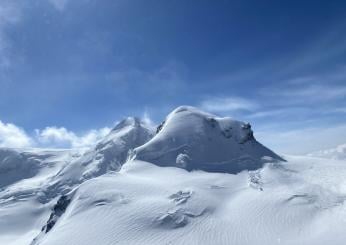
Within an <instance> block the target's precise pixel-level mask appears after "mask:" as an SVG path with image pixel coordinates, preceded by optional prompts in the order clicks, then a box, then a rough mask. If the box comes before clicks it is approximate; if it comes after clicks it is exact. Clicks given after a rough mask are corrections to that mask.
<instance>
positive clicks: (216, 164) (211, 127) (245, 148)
mask: <svg viewBox="0 0 346 245" xmlns="http://www.w3.org/2000/svg"><path fill="white" fill-rule="evenodd" d="M133 155H134V158H135V159H138V160H143V161H147V162H151V163H155V164H157V165H159V166H176V167H181V168H184V169H187V170H193V169H201V170H205V171H208V172H227V173H237V172H239V171H242V170H244V169H257V168H259V167H261V166H262V165H263V163H264V162H268V161H277V160H283V159H282V158H281V157H279V156H278V155H276V154H275V153H274V152H272V151H271V150H269V149H268V148H266V147H264V146H263V145H261V144H260V143H259V142H257V141H256V139H255V138H254V136H253V132H252V130H251V126H250V124H248V123H244V122H240V121H236V120H233V119H231V118H219V117H216V116H215V115H212V114H209V113H205V112H202V111H200V110H198V109H196V108H194V107H189V106H181V107H178V108H177V109H175V110H174V111H173V112H172V113H170V114H169V115H168V117H167V118H166V120H165V121H164V123H163V124H161V125H160V126H159V128H158V133H157V135H155V137H154V138H152V139H151V140H150V141H149V142H148V143H146V144H145V145H143V146H140V147H138V148H136V149H135V150H134V152H133Z"/></svg>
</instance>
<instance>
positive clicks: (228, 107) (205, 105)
mask: <svg viewBox="0 0 346 245" xmlns="http://www.w3.org/2000/svg"><path fill="white" fill-rule="evenodd" d="M199 107H200V108H202V109H203V110H206V111H210V112H232V111H240V110H246V111H251V110H254V109H256V108H257V105H256V104H255V103H253V102H252V101H249V100H246V99H243V98H238V97H216V98H209V99H206V100H204V101H202V102H201V103H200V106H199Z"/></svg>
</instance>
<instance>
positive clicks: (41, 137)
mask: <svg viewBox="0 0 346 245" xmlns="http://www.w3.org/2000/svg"><path fill="white" fill-rule="evenodd" d="M109 131H110V128H107V127H105V128H101V129H98V130H95V129H94V130H90V131H88V132H86V133H85V134H83V135H80V136H78V135H76V134H75V133H74V132H72V131H69V130H67V129H66V128H64V127H59V128H58V127H46V128H45V129H43V130H38V129H36V135H35V139H36V141H37V143H38V145H40V146H45V147H47V146H48V147H66V148H70V147H72V148H76V147H77V148H78V147H88V146H92V145H94V144H96V143H97V142H98V141H99V140H101V139H102V138H103V137H104V136H106V135H107V134H108V133H109Z"/></svg>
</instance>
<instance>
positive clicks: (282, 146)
mask: <svg viewBox="0 0 346 245" xmlns="http://www.w3.org/2000/svg"><path fill="white" fill-rule="evenodd" d="M255 136H256V138H257V139H258V140H259V141H260V142H261V143H263V144H264V145H266V146H268V147H269V148H271V149H273V150H274V151H277V152H278V153H286V154H308V153H310V152H315V151H319V150H321V149H328V148H332V147H334V146H335V145H336V144H342V143H344V142H345V139H346V126H345V125H339V126H330V127H322V126H321V127H309V125H306V127H302V128H300V129H294V130H287V129H285V128H282V129H281V130H280V128H278V125H269V124H267V128H265V129H259V130H255Z"/></svg>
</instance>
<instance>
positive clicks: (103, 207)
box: [33, 156, 346, 245]
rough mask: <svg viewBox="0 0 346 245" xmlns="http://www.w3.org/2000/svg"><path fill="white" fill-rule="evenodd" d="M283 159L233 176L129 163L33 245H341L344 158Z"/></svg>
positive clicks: (99, 182)
mask: <svg viewBox="0 0 346 245" xmlns="http://www.w3.org/2000/svg"><path fill="white" fill-rule="evenodd" d="M286 158H287V160H288V162H286V163H269V164H266V165H265V166H264V167H263V168H262V169H259V170H257V171H250V172H248V171H242V172H240V173H238V174H236V175H234V174H224V173H207V172H203V171H193V172H187V171H186V170H183V169H179V168H174V167H166V168H162V167H158V166H155V165H153V164H150V163H147V162H141V161H133V162H128V163H126V164H125V165H124V167H123V169H122V170H121V171H120V172H119V173H110V174H107V175H103V176H101V177H98V178H95V179H92V180H89V181H87V182H85V183H84V184H82V185H81V186H80V188H78V189H77V190H76V191H75V192H72V193H71V194H70V196H68V198H71V201H70V203H69V205H68V206H67V208H66V210H64V212H63V214H62V215H61V216H60V217H59V218H58V219H57V223H56V224H55V226H53V228H52V229H51V230H50V231H49V232H48V233H44V232H42V233H41V235H40V236H39V238H38V239H37V241H35V242H34V243H33V244H41V245H58V244H59V245H60V244H71V245H79V244H80V245H86V244H160V245H161V244H345V239H346V234H345V232H344V230H345V225H346V205H345V199H346V180H345V176H346V168H345V162H342V161H337V160H324V159H318V158H308V157H289V156H286Z"/></svg>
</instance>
